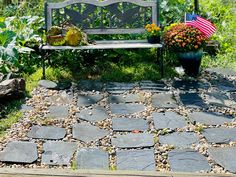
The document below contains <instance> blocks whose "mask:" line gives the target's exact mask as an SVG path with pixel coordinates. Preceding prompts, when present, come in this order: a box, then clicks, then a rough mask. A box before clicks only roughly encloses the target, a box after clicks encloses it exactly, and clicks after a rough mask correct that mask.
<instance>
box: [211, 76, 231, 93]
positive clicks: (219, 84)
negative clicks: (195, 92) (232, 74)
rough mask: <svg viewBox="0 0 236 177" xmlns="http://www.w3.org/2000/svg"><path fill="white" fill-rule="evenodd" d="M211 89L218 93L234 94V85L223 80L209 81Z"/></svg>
mask: <svg viewBox="0 0 236 177" xmlns="http://www.w3.org/2000/svg"><path fill="white" fill-rule="evenodd" d="M210 82H211V84H212V86H213V87H216V88H217V89H219V90H220V91H224V92H235V91H236V85H235V84H234V83H233V82H232V81H229V80H227V79H225V78H219V79H213V80H211V81H210Z"/></svg>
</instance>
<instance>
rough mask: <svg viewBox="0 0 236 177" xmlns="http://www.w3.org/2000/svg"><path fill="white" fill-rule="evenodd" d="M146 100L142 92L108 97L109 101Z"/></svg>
mask: <svg viewBox="0 0 236 177" xmlns="http://www.w3.org/2000/svg"><path fill="white" fill-rule="evenodd" d="M144 100H145V99H144V96H143V95H141V94H128V95H110V96H109V98H108V101H109V103H138V102H143V101H144Z"/></svg>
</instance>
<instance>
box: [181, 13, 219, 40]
mask: <svg viewBox="0 0 236 177" xmlns="http://www.w3.org/2000/svg"><path fill="white" fill-rule="evenodd" d="M185 24H186V25H188V26H192V27H195V28H197V29H199V30H200V31H201V32H202V33H203V34H204V35H205V36H206V37H207V38H210V37H211V36H212V34H214V33H215V32H216V27H215V26H214V25H213V24H212V23H211V22H209V21H208V20H206V19H204V18H202V17H200V16H198V15H197V14H193V15H191V14H189V13H186V15H185Z"/></svg>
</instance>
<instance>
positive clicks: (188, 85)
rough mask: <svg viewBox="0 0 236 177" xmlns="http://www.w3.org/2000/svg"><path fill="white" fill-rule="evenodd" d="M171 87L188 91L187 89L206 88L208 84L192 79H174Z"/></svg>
mask: <svg viewBox="0 0 236 177" xmlns="http://www.w3.org/2000/svg"><path fill="white" fill-rule="evenodd" d="M173 87H174V88H175V89H179V90H184V91H189V90H200V89H208V88H209V84H207V83H203V82H200V81H193V80H175V81H174V82H173Z"/></svg>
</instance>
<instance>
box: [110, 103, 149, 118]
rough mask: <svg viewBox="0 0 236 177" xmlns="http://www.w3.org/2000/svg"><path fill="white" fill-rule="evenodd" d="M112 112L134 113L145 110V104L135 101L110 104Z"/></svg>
mask: <svg viewBox="0 0 236 177" xmlns="http://www.w3.org/2000/svg"><path fill="white" fill-rule="evenodd" d="M110 108H111V112H112V114H120V115H122V114H133V113H138V112H142V111H145V106H144V105H143V104H134V103H126V104H125V103H120V104H110Z"/></svg>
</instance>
